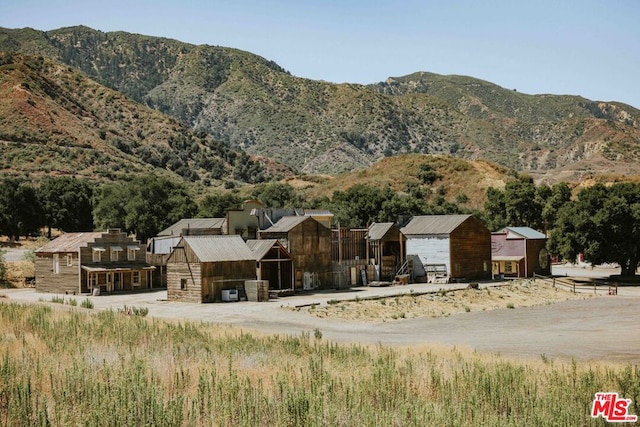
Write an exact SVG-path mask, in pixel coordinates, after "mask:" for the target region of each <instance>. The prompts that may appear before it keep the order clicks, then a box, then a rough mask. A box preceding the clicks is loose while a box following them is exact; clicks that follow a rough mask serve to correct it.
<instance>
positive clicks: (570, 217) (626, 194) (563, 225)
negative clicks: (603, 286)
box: [549, 183, 640, 276]
mask: <svg viewBox="0 0 640 427" xmlns="http://www.w3.org/2000/svg"><path fill="white" fill-rule="evenodd" d="M549 248H550V249H551V251H552V252H554V253H557V254H559V255H561V256H562V257H563V258H565V259H569V260H572V259H575V257H576V256H577V255H578V253H580V252H582V253H584V255H585V258H586V259H587V260H588V261H590V262H591V263H593V264H601V263H606V262H615V263H617V264H618V265H620V268H621V274H622V275H623V276H633V275H635V273H636V270H637V267H638V262H639V261H640V185H639V184H630V183H621V184H614V185H613V186H611V187H609V188H607V187H605V186H603V185H601V184H598V185H595V186H593V187H590V188H587V189H584V190H582V191H581V192H580V193H579V194H578V198H577V200H576V201H575V202H570V203H567V204H565V205H564V207H563V208H561V209H560V212H559V214H558V220H557V226H556V228H555V229H554V230H553V231H552V232H551V235H550V239H549Z"/></svg>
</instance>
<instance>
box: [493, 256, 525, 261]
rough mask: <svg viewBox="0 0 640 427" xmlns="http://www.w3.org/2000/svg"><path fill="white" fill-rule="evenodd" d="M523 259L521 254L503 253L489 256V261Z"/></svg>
mask: <svg viewBox="0 0 640 427" xmlns="http://www.w3.org/2000/svg"><path fill="white" fill-rule="evenodd" d="M523 259H524V256H523V255H504V256H493V257H491V261H522V260H523Z"/></svg>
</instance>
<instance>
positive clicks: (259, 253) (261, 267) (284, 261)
mask: <svg viewBox="0 0 640 427" xmlns="http://www.w3.org/2000/svg"><path fill="white" fill-rule="evenodd" d="M247 246H248V247H249V249H251V251H252V252H253V255H254V257H255V259H256V262H257V269H256V275H257V277H258V280H267V281H268V282H269V290H274V291H281V290H287V289H288V290H294V288H293V283H294V275H293V274H294V272H293V260H292V259H291V255H290V254H289V252H288V251H287V249H286V248H285V247H284V246H283V245H282V243H280V241H279V240H276V239H267V240H247Z"/></svg>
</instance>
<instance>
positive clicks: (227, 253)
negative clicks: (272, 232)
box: [182, 235, 256, 262]
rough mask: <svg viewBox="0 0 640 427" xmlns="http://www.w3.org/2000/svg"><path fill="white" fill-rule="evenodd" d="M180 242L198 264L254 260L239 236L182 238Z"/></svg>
mask: <svg viewBox="0 0 640 427" xmlns="http://www.w3.org/2000/svg"><path fill="white" fill-rule="evenodd" d="M182 240H183V241H184V242H185V243H186V244H187V245H189V247H190V248H191V250H193V252H194V253H195V254H196V256H197V257H198V259H199V260H200V262H221V261H248V260H251V261H255V260H256V257H255V256H254V255H253V252H251V249H249V246H247V244H246V243H245V242H244V240H242V237H240V236H235V235H234V236H184V237H183V238H182Z"/></svg>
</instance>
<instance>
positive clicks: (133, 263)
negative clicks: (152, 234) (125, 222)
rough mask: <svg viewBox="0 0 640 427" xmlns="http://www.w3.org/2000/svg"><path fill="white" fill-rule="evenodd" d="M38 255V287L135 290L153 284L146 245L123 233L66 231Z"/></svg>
mask: <svg viewBox="0 0 640 427" xmlns="http://www.w3.org/2000/svg"><path fill="white" fill-rule="evenodd" d="M35 255H36V290H37V291H38V292H54V293H67V294H81V293H90V292H93V291H94V289H100V292H114V291H116V292H117V291H134V290H141V289H148V288H151V287H153V270H154V267H152V266H150V265H148V264H147V263H146V255H145V247H144V246H143V245H142V244H141V243H140V242H139V241H137V240H134V239H133V238H132V237H129V236H127V235H126V233H123V232H121V231H120V230H119V229H117V228H116V229H109V230H107V231H105V232H88V233H66V234H63V235H62V236H60V237H58V238H57V239H55V240H52V241H51V242H49V243H47V244H46V245H44V246H43V247H41V248H40V249H38V250H37V251H35Z"/></svg>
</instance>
